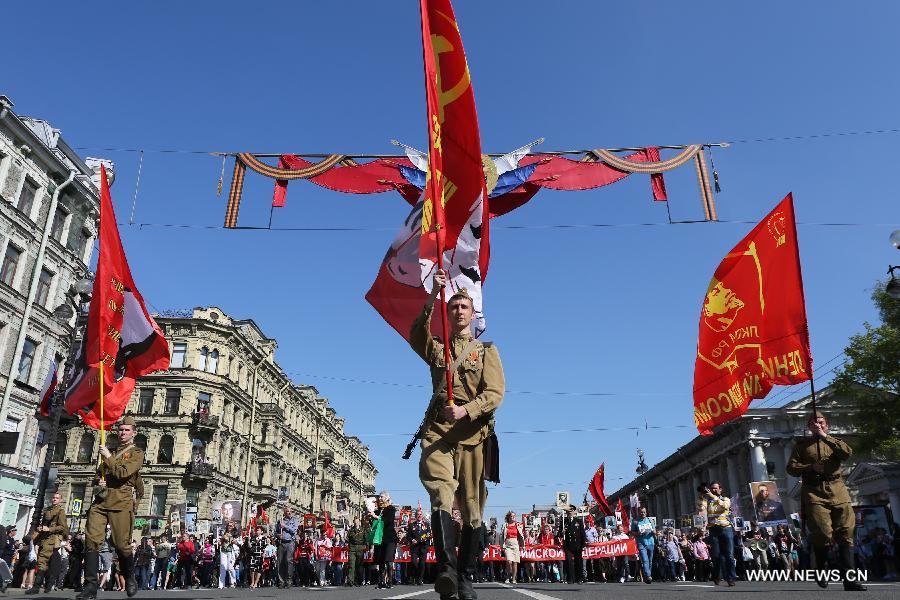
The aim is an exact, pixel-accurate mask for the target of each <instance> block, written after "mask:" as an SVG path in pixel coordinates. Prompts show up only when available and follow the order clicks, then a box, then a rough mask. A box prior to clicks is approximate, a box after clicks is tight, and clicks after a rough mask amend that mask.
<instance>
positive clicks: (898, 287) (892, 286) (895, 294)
mask: <svg viewBox="0 0 900 600" xmlns="http://www.w3.org/2000/svg"><path fill="white" fill-rule="evenodd" d="M898 269H900V265H897V266H895V267H888V275H890V276H891V279H890V281H888V282H887V285H886V286H885V288H884V291H886V292H887V294H888V296H890V297H891V298H896V299H897V300H900V279H897V278H896V277H894V271H896V270H898Z"/></svg>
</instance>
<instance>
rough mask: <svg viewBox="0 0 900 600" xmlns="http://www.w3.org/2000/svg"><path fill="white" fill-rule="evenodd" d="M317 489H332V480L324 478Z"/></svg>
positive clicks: (325, 490) (327, 490) (328, 490)
mask: <svg viewBox="0 0 900 600" xmlns="http://www.w3.org/2000/svg"><path fill="white" fill-rule="evenodd" d="M319 489H320V490H322V491H323V492H330V491H332V490H333V489H334V482H333V481H331V480H330V479H325V480H323V481H322V483H320V484H319Z"/></svg>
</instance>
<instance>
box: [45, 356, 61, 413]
mask: <svg viewBox="0 0 900 600" xmlns="http://www.w3.org/2000/svg"><path fill="white" fill-rule="evenodd" d="M58 383H59V380H58V374H57V372H56V361H55V360H52V361H50V372H49V373H47V380H46V381H44V387H43V389H41V406H40V410H41V416H42V417H49V416H50V407H51V406H53V393H54V392H56V385H57V384H58Z"/></svg>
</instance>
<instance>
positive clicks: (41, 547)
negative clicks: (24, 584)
mask: <svg viewBox="0 0 900 600" xmlns="http://www.w3.org/2000/svg"><path fill="white" fill-rule="evenodd" d="M41 525H42V526H46V527H49V528H50V531H42V532H40V533H38V536H37V538H36V539H35V541H34V543H35V544H36V545H37V547H38V550H37V557H38V558H37V570H38V571H46V570H47V567H49V566H50V557H51V556H52V555H53V551H54V550H56V549H57V548H59V547H60V545H61V544H62V539H63V537H65V536H67V535H69V526H68V524H66V511H65V509H64V508H63V507H62V506H60V505H56V506H51V507H50V508H47V509H44V513H43V514H42V515H41Z"/></svg>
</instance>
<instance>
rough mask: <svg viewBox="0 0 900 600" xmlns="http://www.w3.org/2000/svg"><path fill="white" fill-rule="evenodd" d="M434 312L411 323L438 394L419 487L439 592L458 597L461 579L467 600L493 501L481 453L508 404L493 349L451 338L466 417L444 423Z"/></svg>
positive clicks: (456, 392)
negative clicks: (457, 523)
mask: <svg viewBox="0 0 900 600" xmlns="http://www.w3.org/2000/svg"><path fill="white" fill-rule="evenodd" d="M433 310H434V309H433V306H428V304H426V305H425V307H424V308H423V310H422V313H421V314H420V315H419V316H418V317H417V318H416V319H415V321H414V322H413V325H412V328H411V331H410V338H409V343H410V346H412V349H413V350H415V352H416V354H418V355H419V356H420V357H421V358H422V359H423V360H424V361H425V362H426V363H427V364H428V366H429V368H430V370H431V382H432V386H433V389H434V394H433V395H432V399H431V403H430V404H429V407H428V410H427V412H426V417H425V429H424V432H423V435H422V457H421V459H420V460H419V479H420V480H421V481H422V485H423V486H424V487H425V490H426V491H427V492H428V496H429V498H430V500H431V510H432V519H431V526H432V529H433V531H434V545H435V554H436V558H437V562H438V578H437V581H436V583H435V589H436V590H437V591H438V593H439V594H441V595H442V596H443V597H450V596H453V595H455V594H456V591H457V586H456V585H451V583H450V581H451V580H453V579H458V581H459V584H460V585H459V592H460V600H466V599H467V598H474V597H475V594H474V591H471V592H470V589H471V585H470V584H469V583H468V582H467V580H466V578H465V577H464V576H463V573H465V572H474V569H475V554H476V553H477V543H478V536H476V535H475V530H476V529H478V528H479V527H481V526H482V514H483V512H484V503H485V501H486V499H487V488H486V487H485V484H484V476H485V466H486V465H485V460H484V456H485V455H484V450H485V449H484V447H483V446H484V445H485V444H493V440H494V439H495V438H493V433H494V411H495V410H496V409H497V407H499V406H500V403H501V402H502V401H503V393H504V390H505V381H504V377H503V366H502V365H501V363H500V355H499V353H498V352H497V348H496V347H495V346H493V345H492V344H485V343H482V342H480V341H478V340H475V339H474V338H472V336H471V335H455V336H453V337H452V339H451V340H450V355H451V360H456V359H457V357H460V356H462V354H463V353H465V356H464V357H462V359H461V360H462V362H461V364H460V365H459V367H458V368H457V369H456V372H455V373H454V374H453V399H454V402H455V403H456V404H457V405H458V406H460V407H462V408H464V409H465V410H466V416H464V417H463V418H461V419H459V420H458V421H456V422H453V423H451V422H448V421H446V420H444V419H443V418H442V417H441V415H440V410H441V408H442V407H443V406H445V405H446V404H447V392H446V389H445V387H444V382H445V381H446V370H447V363H446V362H445V358H444V343H443V341H442V340H441V339H439V338H437V337H435V336H433V335H432V334H431V317H432V313H433ZM489 438H491V439H489ZM488 466H489V467H490V465H488ZM492 470H493V469H492ZM454 500H456V503H457V505H458V507H459V510H460V513H461V514H462V522H463V528H462V533H461V538H460V551H459V565H460V568H459V570H457V555H456V552H455V550H454V546H455V540H454V539H453V538H454V532H455V530H454V526H453V523H452V518H451V511H452V510H453V506H454ZM469 563H471V564H469Z"/></svg>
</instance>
